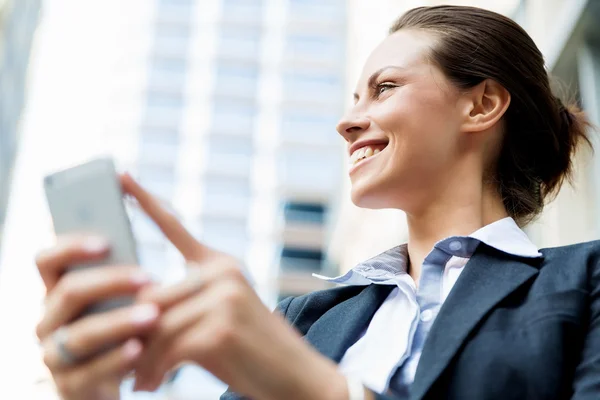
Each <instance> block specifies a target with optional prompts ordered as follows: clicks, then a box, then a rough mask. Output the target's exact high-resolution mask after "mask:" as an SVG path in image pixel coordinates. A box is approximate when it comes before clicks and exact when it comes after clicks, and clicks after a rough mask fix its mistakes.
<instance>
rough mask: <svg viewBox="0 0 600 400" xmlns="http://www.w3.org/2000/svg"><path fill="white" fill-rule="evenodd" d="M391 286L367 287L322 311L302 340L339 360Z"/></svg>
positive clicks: (365, 325) (329, 356)
mask: <svg viewBox="0 0 600 400" xmlns="http://www.w3.org/2000/svg"><path fill="white" fill-rule="evenodd" d="M393 289H394V287H393V286H388V285H369V286H366V287H365V288H364V289H363V290H361V291H360V293H358V294H357V295H356V296H354V297H351V298H349V299H348V300H346V301H343V302H341V303H339V304H338V305H336V306H334V307H332V308H331V309H329V310H328V311H327V312H326V313H325V314H323V316H322V317H321V318H319V319H318V320H317V321H316V322H315V323H314V324H313V325H312V326H311V327H310V329H309V330H308V332H307V333H306V335H305V336H304V339H305V340H306V341H307V342H308V343H310V344H311V345H312V346H313V347H314V348H315V349H317V350H318V351H319V352H320V353H321V354H323V355H325V356H327V357H328V358H330V359H331V360H333V361H335V362H336V363H339V362H340V361H341V359H342V357H343V356H344V353H345V352H346V350H348V348H349V347H350V346H352V344H354V342H356V341H357V340H358V339H359V336H360V334H361V333H362V332H363V331H364V329H365V328H366V327H367V326H368V324H369V322H370V321H371V318H373V315H374V314H375V311H377V309H378V308H379V306H380V305H381V303H383V301H384V300H385V299H386V298H387V296H388V295H389V294H390V292H391V291H392V290H393Z"/></svg>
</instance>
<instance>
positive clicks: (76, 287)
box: [37, 266, 151, 339]
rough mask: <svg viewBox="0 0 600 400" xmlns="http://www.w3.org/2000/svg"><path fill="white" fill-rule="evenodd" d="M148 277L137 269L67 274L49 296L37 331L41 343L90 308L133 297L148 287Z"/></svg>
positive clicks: (108, 268)
mask: <svg viewBox="0 0 600 400" xmlns="http://www.w3.org/2000/svg"><path fill="white" fill-rule="evenodd" d="M150 282H151V279H150V278H149V276H148V275H147V274H146V273H145V272H144V271H143V270H142V269H141V268H140V267H137V266H105V267H96V268H90V269H84V270H79V271H73V272H71V273H69V274H66V275H65V276H64V277H63V278H62V279H61V280H60V281H59V282H58V284H57V285H56V288H55V289H54V290H53V291H52V293H51V294H50V295H49V296H48V300H47V302H46V312H45V313H44V317H43V318H42V320H41V321H40V323H39V324H38V327H37V334H38V337H39V338H40V339H43V338H45V337H46V336H47V335H48V334H49V333H50V332H53V331H55V330H56V329H57V328H58V327H60V326H62V325H64V324H65V323H67V322H69V321H71V320H73V318H75V317H77V316H78V315H80V314H81V312H83V311H84V310H85V308H86V307H88V306H90V305H91V304H94V303H97V302H98V301H101V300H107V299H111V298H115V297H120V296H126V295H134V294H135V293H136V292H137V291H138V290H139V289H140V288H141V287H143V286H145V285H147V284H149V283H150Z"/></svg>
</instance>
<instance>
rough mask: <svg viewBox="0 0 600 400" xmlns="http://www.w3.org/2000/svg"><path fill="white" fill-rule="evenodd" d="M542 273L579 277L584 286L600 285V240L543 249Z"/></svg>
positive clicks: (567, 277) (564, 277)
mask: <svg viewBox="0 0 600 400" xmlns="http://www.w3.org/2000/svg"><path fill="white" fill-rule="evenodd" d="M540 252H541V253H542V254H543V256H544V258H543V262H542V273H544V272H547V273H552V275H555V276H557V277H561V279H566V280H569V277H570V278H572V279H577V281H579V283H580V285H582V286H587V287H589V285H591V286H596V287H597V286H600V240H594V241H590V242H583V243H576V244H571V245H567V246H559V247H549V248H545V249H541V250H540Z"/></svg>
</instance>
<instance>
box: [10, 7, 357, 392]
mask: <svg viewBox="0 0 600 400" xmlns="http://www.w3.org/2000/svg"><path fill="white" fill-rule="evenodd" d="M46 11H47V12H46V13H45V19H44V20H43V24H42V25H43V31H44V32H43V33H44V34H43V39H44V40H43V43H41V46H40V47H41V49H40V54H41V55H40V59H39V61H38V62H36V65H35V77H36V79H34V87H33V92H34V94H35V96H34V97H35V98H34V99H33V101H32V104H31V110H30V113H28V115H27V117H26V120H25V121H24V122H25V131H24V134H25V135H24V142H23V146H22V148H21V151H20V153H19V158H18V160H17V166H16V169H15V175H16V179H15V184H14V185H13V186H12V192H11V197H10V204H9V209H8V213H9V220H7V232H8V235H7V237H10V240H9V241H5V242H4V243H3V250H4V252H3V254H2V268H3V269H4V270H3V271H2V270H0V271H2V272H0V316H5V317H6V318H8V319H11V318H12V319H14V318H15V317H16V310H14V309H13V308H12V307H10V304H11V303H14V302H18V303H19V304H21V312H20V313H25V314H26V315H27V318H25V319H24V320H23V321H21V322H19V323H15V325H14V331H15V332H13V333H11V334H10V335H9V336H10V340H11V343H12V344H11V346H10V347H6V348H2V349H0V350H6V353H3V354H9V356H8V359H11V356H10V353H11V351H14V350H11V349H14V348H17V347H18V348H25V349H27V350H26V351H25V355H23V356H20V357H19V366H21V367H23V368H24V369H25V370H28V371H32V374H37V375H35V376H23V377H21V378H20V381H19V387H21V388H22V387H26V385H27V383H28V382H29V384H31V381H33V380H35V379H37V377H38V376H39V371H43V368H41V364H40V361H39V356H38V354H37V347H36V344H35V339H34V338H33V334H32V332H33V326H34V324H35V321H36V320H37V316H38V315H39V314H40V312H41V309H40V304H41V296H42V288H41V285H40V283H39V279H38V278H37V277H36V274H35V269H34V267H33V264H32V260H33V255H34V253H35V251H36V250H37V249H39V248H40V247H43V246H45V245H47V244H49V243H50V241H51V224H50V220H49V216H48V214H47V211H46V209H45V205H44V203H45V201H44V199H43V193H42V190H41V178H42V176H43V175H44V174H46V173H48V172H50V171H53V170H56V169H58V168H63V167H66V166H69V165H72V164H75V163H78V162H82V161H85V160H86V159H89V158H90V157H93V156H97V155H100V154H110V155H113V156H114V157H115V159H116V162H117V165H118V166H119V167H120V168H121V169H125V170H128V171H131V172H132V173H133V175H134V176H137V177H138V178H139V180H140V181H141V182H142V183H143V184H144V185H145V186H146V187H148V188H149V189H150V190H151V191H153V192H154V193H155V194H157V195H158V196H159V197H161V198H162V199H164V200H165V201H166V202H168V203H171V204H172V205H173V208H174V209H175V210H176V212H177V214H178V215H179V216H180V218H181V220H182V221H183V222H184V223H185V224H186V226H187V227H188V228H189V229H190V230H191V231H192V232H193V233H194V234H196V235H197V237H198V238H200V239H201V240H203V241H204V242H205V243H207V244H209V245H211V246H214V247H216V248H219V249H222V250H225V251H227V252H229V253H231V254H234V255H236V256H237V257H239V258H240V259H241V260H242V261H243V262H244V264H245V265H246V267H247V268H248V271H249V273H250V275H251V277H252V279H253V281H254V283H255V287H256V290H257V292H258V293H259V295H260V296H261V298H263V300H264V301H265V302H266V303H267V304H268V305H269V306H273V305H274V303H275V301H276V299H277V298H278V297H280V296H284V295H287V294H299V293H303V292H305V291H309V290H313V289H316V288H320V287H323V286H322V285H323V283H322V282H321V281H318V280H316V279H306V278H304V279H301V278H300V275H299V274H298V272H300V271H303V273H304V276H308V277H310V272H320V271H321V270H322V269H323V268H324V266H326V265H327V264H326V262H325V258H324V255H323V254H324V252H323V247H324V246H325V242H326V240H327V237H328V228H327V223H328V220H329V219H328V210H329V208H330V205H331V202H332V200H333V197H334V196H335V195H337V193H338V187H339V185H340V184H341V182H339V174H340V173H341V168H342V167H343V165H342V164H343V162H342V156H341V152H340V151H339V147H340V139H339V138H338V135H337V133H336V132H335V123H336V121H337V118H338V116H339V115H340V114H341V112H342V108H343V95H344V93H345V91H344V87H345V64H346V54H345V48H346V43H347V41H346V2H345V1H343V0H326V1H325V0H287V1H279V0H244V1H242V0H212V1H206V0H202V1H201V0H197V1H195V0H157V1H156V2H147V1H144V0H134V1H130V2H122V1H119V0H107V1H104V2H101V3H94V4H91V3H86V5H85V6H84V5H83V4H81V3H80V2H78V1H75V0H61V1H57V2H52V3H50V4H49V5H48V9H47V10H46ZM67 15H68V16H69V17H68V18H67V17H66V16H67ZM25 204H26V205H27V207H24V205H25ZM133 227H134V230H135V233H136V237H137V239H138V242H139V254H140V261H141V263H142V265H143V266H144V267H146V268H147V269H148V270H150V271H151V272H152V273H153V274H155V275H156V276H159V277H162V278H163V279H167V280H169V279H176V278H178V277H180V276H181V273H182V268H181V259H180V256H179V255H178V254H177V252H176V251H175V250H174V249H173V248H172V247H171V246H170V245H169V244H168V243H167V242H166V241H165V240H164V238H162V236H161V235H160V234H159V232H157V230H156V228H155V227H154V226H153V224H152V223H151V222H150V221H149V220H148V219H147V218H145V217H144V216H143V215H141V214H140V213H137V212H134V215H133ZM19 287H21V288H22V287H26V288H27V290H19V289H18V288H19ZM3 358H4V357H3ZM13 367H14V366H9V365H8V364H6V365H4V364H3V363H2V361H1V360H0V373H1V372H2V371H3V370H4V369H3V368H6V370H7V371H8V369H9V368H13ZM0 376H1V374H0ZM200 376H202V377H203V378H200ZM204 377H206V375H205V374H204V373H202V372H201V371H200V370H199V369H194V368H184V369H183V370H182V372H181V374H180V377H179V378H178V381H177V382H178V383H177V385H175V386H174V387H173V389H174V390H181V391H182V393H181V394H180V396H185V393H189V394H190V395H192V394H193V395H194V396H195V397H193V398H200V397H198V396H201V395H205V397H204V398H207V399H212V398H214V396H215V393H216V392H218V391H221V390H222V389H223V386H222V384H218V383H216V382H215V384H214V385H211V384H210V383H209V381H210V379H209V378H208V377H206V379H204ZM210 382H214V381H210ZM16 385H17V382H14V383H13V382H9V383H8V384H7V386H5V387H7V388H9V389H10V387H12V386H16ZM178 388H179V389H178ZM181 388H185V389H181ZM210 388H213V389H212V391H211V390H210ZM9 389H7V390H9ZM9 393H11V392H10V391H9ZM21 395H23V393H21Z"/></svg>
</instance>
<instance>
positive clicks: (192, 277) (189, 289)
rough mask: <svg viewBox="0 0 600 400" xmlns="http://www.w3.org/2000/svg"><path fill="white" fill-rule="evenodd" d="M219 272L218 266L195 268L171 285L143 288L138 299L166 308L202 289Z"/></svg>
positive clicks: (162, 308)
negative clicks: (181, 279)
mask: <svg viewBox="0 0 600 400" xmlns="http://www.w3.org/2000/svg"><path fill="white" fill-rule="evenodd" d="M218 273H219V271H218V268H206V269H196V270H193V271H191V272H190V273H189V274H188V275H187V276H186V278H185V279H184V280H183V281H181V282H178V283H175V284H172V285H169V286H159V285H156V286H149V287H147V288H145V289H144V290H141V291H140V292H139V294H138V296H137V297H136V301H138V302H142V303H147V302H150V303H154V304H157V305H158V306H159V307H160V308H161V310H166V309H168V308H170V307H172V306H173V305H175V304H177V303H179V302H181V301H182V300H184V299H187V298H188V297H190V296H192V295H194V294H195V293H197V292H198V291H200V290H202V289H203V288H204V287H205V286H206V285H207V284H208V283H209V282H211V281H212V280H213V279H214V278H215V277H216V276H217V275H218Z"/></svg>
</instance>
